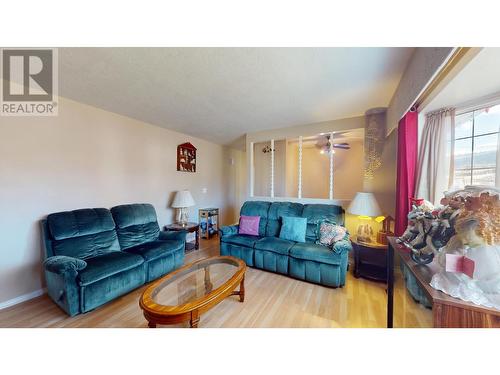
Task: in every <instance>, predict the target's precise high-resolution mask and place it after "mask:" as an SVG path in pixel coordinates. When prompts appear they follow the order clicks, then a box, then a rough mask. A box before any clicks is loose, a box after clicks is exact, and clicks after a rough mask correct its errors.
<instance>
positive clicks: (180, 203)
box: [172, 190, 195, 227]
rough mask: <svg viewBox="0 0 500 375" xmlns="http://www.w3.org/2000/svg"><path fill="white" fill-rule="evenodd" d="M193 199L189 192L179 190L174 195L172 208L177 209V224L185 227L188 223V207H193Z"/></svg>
mask: <svg viewBox="0 0 500 375" xmlns="http://www.w3.org/2000/svg"><path fill="white" fill-rule="evenodd" d="M194 204H195V203H194V199H193V196H192V195H191V193H190V192H189V190H179V191H178V192H177V193H175V198H174V202H173V203H172V207H173V208H178V209H179V215H178V217H179V220H178V223H179V224H181V225H182V226H183V227H185V226H186V225H187V223H188V210H187V209H188V207H191V206H194Z"/></svg>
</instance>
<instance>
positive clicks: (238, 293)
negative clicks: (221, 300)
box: [231, 276, 245, 302]
mask: <svg viewBox="0 0 500 375" xmlns="http://www.w3.org/2000/svg"><path fill="white" fill-rule="evenodd" d="M231 295H232V296H240V302H244V301H245V276H243V278H242V279H241V281H240V290H238V291H236V290H235V291H234V292H232V293H231Z"/></svg>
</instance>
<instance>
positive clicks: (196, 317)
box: [189, 310, 200, 328]
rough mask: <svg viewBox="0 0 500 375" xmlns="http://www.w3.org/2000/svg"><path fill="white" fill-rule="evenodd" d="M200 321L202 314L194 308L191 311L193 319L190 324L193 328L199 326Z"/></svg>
mask: <svg viewBox="0 0 500 375" xmlns="http://www.w3.org/2000/svg"><path fill="white" fill-rule="evenodd" d="M199 322H200V315H199V314H198V310H194V311H192V312H191V320H190V321H189V324H190V325H191V328H198V323H199Z"/></svg>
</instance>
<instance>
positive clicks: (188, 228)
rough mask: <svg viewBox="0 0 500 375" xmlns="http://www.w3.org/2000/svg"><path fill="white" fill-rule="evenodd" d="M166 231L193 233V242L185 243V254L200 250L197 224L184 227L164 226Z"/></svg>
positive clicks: (178, 225)
mask: <svg viewBox="0 0 500 375" xmlns="http://www.w3.org/2000/svg"><path fill="white" fill-rule="evenodd" d="M164 229H165V230H166V231H174V232H180V231H183V230H185V231H186V232H188V233H193V232H195V242H194V243H192V242H187V241H186V252H188V251H191V250H198V249H199V248H200V225H199V224H198V223H187V224H186V225H184V226H183V225H182V224H179V223H174V224H169V225H166V226H165V228H164Z"/></svg>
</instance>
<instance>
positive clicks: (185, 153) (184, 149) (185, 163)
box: [177, 142, 196, 172]
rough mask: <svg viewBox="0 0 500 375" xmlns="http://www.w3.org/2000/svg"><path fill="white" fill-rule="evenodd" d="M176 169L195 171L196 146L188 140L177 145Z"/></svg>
mask: <svg viewBox="0 0 500 375" xmlns="http://www.w3.org/2000/svg"><path fill="white" fill-rule="evenodd" d="M177 170H178V171H180V172H196V147H194V146H193V145H192V144H191V143H189V142H187V143H183V144H181V145H179V146H177Z"/></svg>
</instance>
